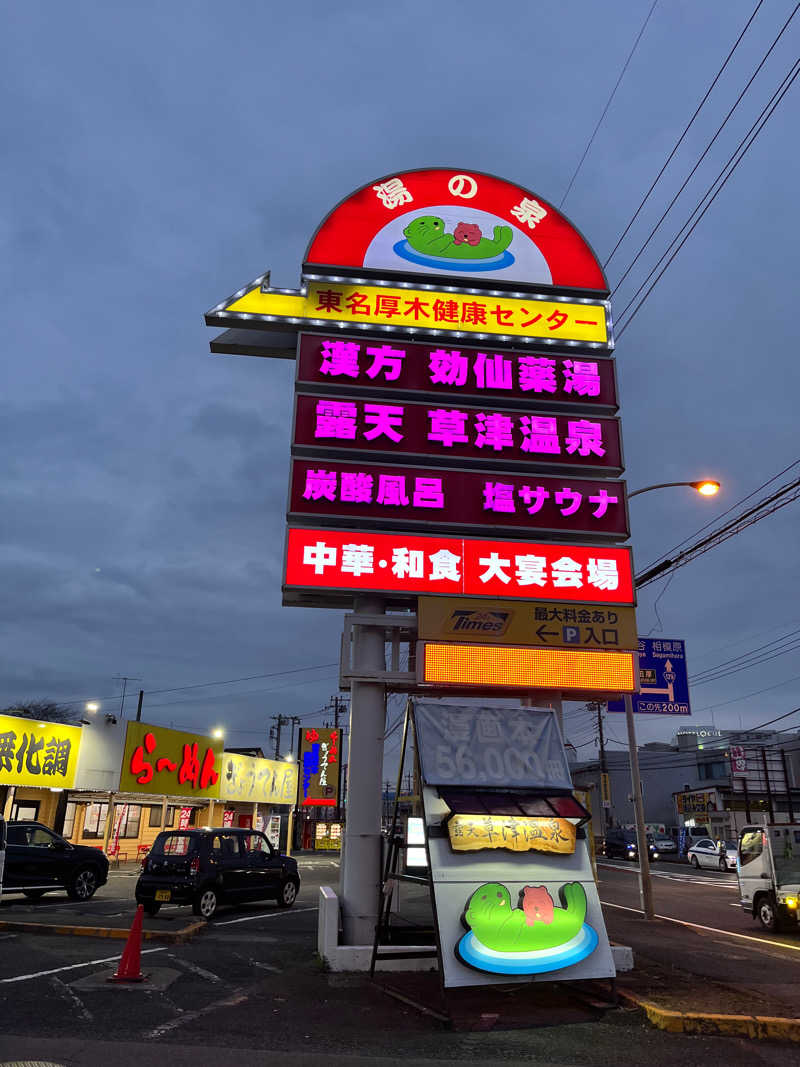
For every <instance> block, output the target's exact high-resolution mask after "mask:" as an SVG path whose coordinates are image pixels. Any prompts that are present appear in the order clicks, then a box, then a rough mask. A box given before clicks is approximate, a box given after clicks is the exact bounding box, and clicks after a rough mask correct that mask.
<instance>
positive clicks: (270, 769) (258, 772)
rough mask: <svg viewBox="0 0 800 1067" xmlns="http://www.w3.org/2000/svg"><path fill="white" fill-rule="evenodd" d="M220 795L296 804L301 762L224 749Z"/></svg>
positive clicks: (244, 801) (248, 799)
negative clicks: (298, 768) (289, 761)
mask: <svg viewBox="0 0 800 1067" xmlns="http://www.w3.org/2000/svg"><path fill="white" fill-rule="evenodd" d="M219 795H220V798H221V799H222V800H233V801H239V802H240V803H251V802H252V803H256V804H294V802H295V798H296V797H297V764H296V763H287V762H286V761H285V760H271V759H259V758H258V757H256V756H245V755H242V754H241V753H237V752H224V753H223V755H222V777H221V779H220V787H219Z"/></svg>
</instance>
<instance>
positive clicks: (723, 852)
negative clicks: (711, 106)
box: [686, 837, 738, 871]
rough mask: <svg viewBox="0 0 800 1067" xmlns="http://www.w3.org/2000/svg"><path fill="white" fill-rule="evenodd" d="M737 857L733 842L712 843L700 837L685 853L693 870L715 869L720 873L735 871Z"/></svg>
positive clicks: (708, 839) (735, 846)
mask: <svg viewBox="0 0 800 1067" xmlns="http://www.w3.org/2000/svg"><path fill="white" fill-rule="evenodd" d="M737 855H738V852H737V845H736V842H735V841H732V840H728V841H712V840H711V838H710V837H701V838H700V840H699V841H696V842H695V843H694V844H693V845H692V847H691V848H690V849H689V851H688V852H687V853H686V858H687V859H688V861H689V863H691V865H692V866H693V867H694V868H695V869H697V868H698V867H716V868H717V869H718V870H720V871H735V870H736V857H737Z"/></svg>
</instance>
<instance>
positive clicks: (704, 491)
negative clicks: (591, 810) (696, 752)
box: [624, 478, 720, 919]
mask: <svg viewBox="0 0 800 1067" xmlns="http://www.w3.org/2000/svg"><path fill="white" fill-rule="evenodd" d="M676 485H680V486H688V487H689V488H690V489H695V490H696V491H697V492H698V493H700V495H701V496H715V495H716V494H717V493H718V492H719V489H720V484H719V482H715V481H713V480H712V479H710V478H704V479H702V480H701V481H696V482H660V483H659V484H658V485H646V486H644V487H643V488H642V489H634V491H633V492H632V493H628V499H629V500H630V499H631V497H634V496H640V495H641V494H642V493H649V492H652V490H653V489H671V488H672V487H673V486H676ZM671 566H672V560H671V559H670V560H663V561H662V562H661V563H659V564H657V566H655V567H652V568H651V569H650V570H649V571H647V572H646V573H645V574H642V575H640V576H639V577H638V579H637V580H636V585H637V586H639V585H641V584H642V582H643V581H644V580H645V579H650V578H652V577H654V576H655V575H656V574H659V573H660V572H661V571H663V570H666V569H667V567H671ZM624 703H625V724H626V726H627V728H628V749H629V753H630V761H631V787H632V789H633V813H634V819H635V822H636V845H637V849H638V852H639V896H640V898H641V902H642V912H643V913H644V917H645V918H646V919H654V918H655V909H654V907H653V883H652V881H651V878H650V853H649V851H648V843H647V831H646V830H645V825H644V803H643V801H642V779H641V775H640V773H639V749H638V747H637V743H636V727H635V725H634V721H633V698H632V697H631V695H630V693H626V694H625V695H624Z"/></svg>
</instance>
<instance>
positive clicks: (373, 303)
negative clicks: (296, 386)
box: [206, 281, 611, 347]
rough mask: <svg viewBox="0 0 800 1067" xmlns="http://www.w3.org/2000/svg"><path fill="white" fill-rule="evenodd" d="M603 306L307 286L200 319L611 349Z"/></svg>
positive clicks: (257, 295)
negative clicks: (374, 328)
mask: <svg viewBox="0 0 800 1067" xmlns="http://www.w3.org/2000/svg"><path fill="white" fill-rule="evenodd" d="M607 314H608V306H607V304H606V303H605V302H603V301H596V300H594V301H593V300H586V301H581V302H578V301H571V300H540V299H537V298H536V297H535V296H529V297H524V298H518V297H510V296H504V295H497V294H495V295H492V296H487V295H486V294H482V293H463V292H446V291H436V290H428V289H405V288H397V289H395V288H391V287H389V286H383V285H346V284H338V283H336V282H328V281H325V282H313V283H310V284H309V286H308V289H307V291H306V292H305V293H303V292H294V291H290V290H285V289H282V290H281V289H268V290H262V289H261V287H260V286H258V285H257V286H254V287H253V288H252V289H250V290H249V291H248V292H246V293H244V294H241V293H240V294H237V296H236V297H234V298H233V299H232V300H231V301H229V302H223V303H222V304H219V305H218V306H217V307H215V308H213V309H212V310H211V311H209V312H208V315H207V316H206V320H207V321H208V323H209V325H215V324H217V323H225V322H228V323H231V324H234V323H236V322H237V321H240V320H241V319H245V320H246V319H256V320H258V319H260V320H262V321H264V322H265V323H270V324H272V325H276V324H282V323H285V324H286V325H287V326H294V327H298V328H302V327H303V326H308V325H315V326H319V325H326V324H328V323H334V324H336V323H347V324H352V323H359V324H363V325H365V326H367V325H368V326H379V327H381V328H383V329H386V328H388V329H390V330H391V329H395V328H396V329H400V330H402V331H403V332H408V331H409V330H415V331H425V330H436V331H441V332H442V333H445V334H446V333H452V334H455V335H458V334H464V333H466V334H478V335H480V336H482V337H485V336H487V335H489V336H500V337H514V338H517V337H520V338H536V339H540V340H552V341H556V342H558V341H582V342H584V343H587V344H594V345H599V346H602V347H611V346H610V344H609V329H608V318H607Z"/></svg>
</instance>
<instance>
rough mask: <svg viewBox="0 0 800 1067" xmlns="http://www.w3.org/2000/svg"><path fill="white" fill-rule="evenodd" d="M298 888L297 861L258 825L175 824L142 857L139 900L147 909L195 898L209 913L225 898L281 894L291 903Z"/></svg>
mask: <svg viewBox="0 0 800 1067" xmlns="http://www.w3.org/2000/svg"><path fill="white" fill-rule="evenodd" d="M299 889H300V875H299V874H298V872H297V861H296V860H293V859H291V858H290V857H289V856H283V855H281V853H280V852H276V851H275V849H274V848H273V847H272V845H271V844H270V843H269V841H268V840H267V838H266V837H265V836H264V834H262V833H259V832H258V831H256V830H234V829H232V828H229V827H224V828H222V829H218V830H214V829H206V830H173V831H166V832H164V833H160V834H159V835H158V837H157V838H156V839H155V842H154V843H153V847H152V849H151V850H150V853H149V854H148V856H147V859H145V860H144V862H143V863H142V873H141V874H140V875H139V881H138V882H137V883H136V902H137V904H143V905H144V910H145V911H146V912H147V914H148V915H155V914H156V913H157V912H158V909H159V908H160V907H161V905H162V904H164V903H167V902H169V903H171V904H191V905H192V908H193V910H194V913H195V915H202V917H203V918H204V919H210V918H212V916H213V915H214V913H215V912H216V910H217V905H218V904H223V903H225V904H237V903H240V902H242V901H246V900H277V902H278V906H279V907H281V908H290V907H291V906H292V904H294V902H295V899H296V897H297V894H298V891H299Z"/></svg>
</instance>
